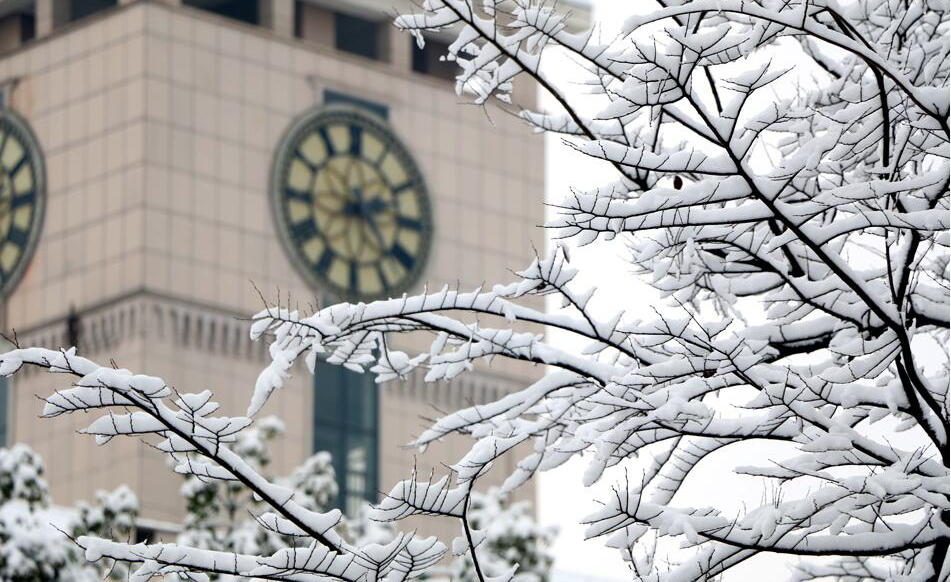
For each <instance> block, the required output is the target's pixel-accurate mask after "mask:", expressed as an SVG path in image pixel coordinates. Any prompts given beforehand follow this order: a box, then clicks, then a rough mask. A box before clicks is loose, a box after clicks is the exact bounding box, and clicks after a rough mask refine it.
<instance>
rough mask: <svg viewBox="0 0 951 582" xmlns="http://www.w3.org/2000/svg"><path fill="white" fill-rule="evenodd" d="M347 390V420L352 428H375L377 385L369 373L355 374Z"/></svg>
mask: <svg viewBox="0 0 951 582" xmlns="http://www.w3.org/2000/svg"><path fill="white" fill-rule="evenodd" d="M349 387H350V389H349V390H348V391H347V399H346V402H347V410H346V422H347V425H348V426H349V427H351V428H356V429H362V430H374V428H375V427H376V385H375V384H374V383H373V377H372V376H370V375H368V374H354V375H353V377H351V379H350V382H349Z"/></svg>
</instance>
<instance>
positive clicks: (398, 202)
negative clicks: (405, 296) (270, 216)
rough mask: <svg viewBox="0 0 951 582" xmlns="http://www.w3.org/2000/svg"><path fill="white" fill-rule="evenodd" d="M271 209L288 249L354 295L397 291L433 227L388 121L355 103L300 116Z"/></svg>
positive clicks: (420, 259)
mask: <svg viewBox="0 0 951 582" xmlns="http://www.w3.org/2000/svg"><path fill="white" fill-rule="evenodd" d="M271 190H272V191H271V200H272V209H273V211H274V218H275V222H276V224H277V228H278V231H279V233H280V234H281V237H282V240H283V241H284V246H285V247H286V249H287V250H288V252H289V254H290V255H291V258H292V259H293V261H294V263H295V264H296V265H297V266H298V268H299V270H300V271H301V273H302V274H303V275H304V276H305V277H306V278H307V279H308V281H310V282H312V283H313V284H315V285H316V286H318V287H320V288H321V289H324V290H326V291H330V292H331V293H333V294H334V295H336V296H337V297H340V298H345V299H349V300H361V301H363V300H371V299H376V298H381V297H386V296H394V295H398V294H399V293H402V292H403V291H405V290H406V289H407V288H408V287H409V286H411V285H412V284H413V283H414V282H415V280H416V279H417V278H418V276H419V274H420V272H421V270H422V268H423V266H424V265H425V261H426V257H427V255H428V253H429V245H430V239H431V233H432V214H431V210H430V206H429V198H428V195H427V192H426V185H425V183H424V181H423V177H422V174H421V173H420V172H419V169H418V167H417V166H416V163H415V162H414V161H413V158H412V156H411V155H410V154H409V151H408V150H407V149H406V147H405V146H403V145H402V143H401V142H400V141H399V140H398V139H397V138H396V136H395V135H394V134H393V132H392V131H391V130H390V129H389V128H388V126H387V125H386V124H385V123H384V122H383V121H382V120H380V119H377V118H376V117H374V116H371V115H369V114H365V113H362V112H359V111H357V110H355V109H350V108H341V107H326V108H321V109H316V110H314V111H311V112H309V113H307V114H305V115H304V116H303V117H301V118H299V119H298V120H297V121H296V122H295V123H294V124H293V125H292V126H291V129H290V130H289V131H288V133H287V135H286V137H285V139H284V140H283V142H282V144H281V146H280V147H279V148H278V152H277V155H276V158H275V166H274V171H273V180H272V188H271Z"/></svg>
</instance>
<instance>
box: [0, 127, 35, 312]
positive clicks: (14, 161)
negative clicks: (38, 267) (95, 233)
mask: <svg viewBox="0 0 951 582" xmlns="http://www.w3.org/2000/svg"><path fill="white" fill-rule="evenodd" d="M44 186H45V176H44V169H43V159H42V155H41V154H40V148H39V146H38V145H37V141H36V138H35V137H34V136H33V132H31V131H30V129H29V127H28V126H27V125H26V122H24V121H23V120H22V119H20V118H19V117H18V116H17V115H15V114H14V113H12V112H10V111H9V110H5V109H0V296H6V295H7V294H9V293H10V291H11V290H12V289H13V287H14V286H15V285H16V283H17V281H19V279H20V276H21V275H22V274H23V270H24V269H25V268H26V265H27V263H28V262H29V260H30V257H31V256H32V254H33V250H34V248H35V247H36V241H37V239H38V238H39V234H40V225H41V223H42V221H43V208H44V201H45V195H46V192H45V188H44Z"/></svg>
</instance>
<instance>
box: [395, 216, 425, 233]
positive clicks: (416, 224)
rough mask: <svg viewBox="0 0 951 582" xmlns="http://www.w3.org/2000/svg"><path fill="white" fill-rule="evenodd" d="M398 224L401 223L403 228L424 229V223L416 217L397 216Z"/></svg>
mask: <svg viewBox="0 0 951 582" xmlns="http://www.w3.org/2000/svg"><path fill="white" fill-rule="evenodd" d="M396 224H398V225H400V226H401V227H402V228H408V229H411V230H423V223H422V222H420V221H419V220H417V219H415V218H410V217H408V216H403V215H400V216H398V217H397V218H396Z"/></svg>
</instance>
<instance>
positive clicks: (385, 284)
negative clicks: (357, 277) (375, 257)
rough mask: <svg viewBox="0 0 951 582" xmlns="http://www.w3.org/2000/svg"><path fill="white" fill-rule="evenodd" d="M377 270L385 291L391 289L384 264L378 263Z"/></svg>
mask: <svg viewBox="0 0 951 582" xmlns="http://www.w3.org/2000/svg"><path fill="white" fill-rule="evenodd" d="M376 272H377V274H378V275H379V276H380V282H381V283H382V284H383V291H386V292H388V291H389V290H390V282H389V281H387V280H386V273H385V272H384V271H383V264H382V263H377V265H376Z"/></svg>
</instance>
